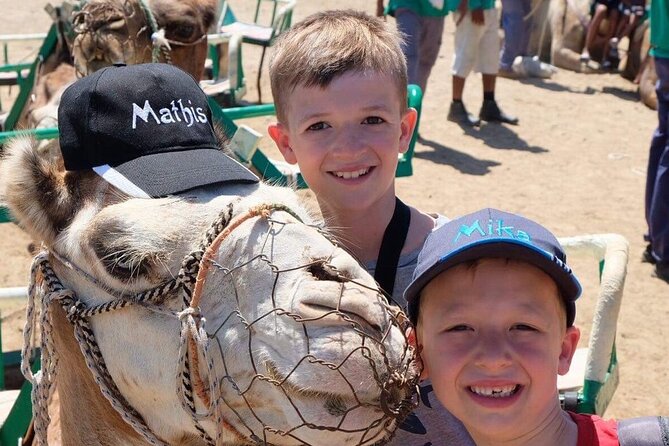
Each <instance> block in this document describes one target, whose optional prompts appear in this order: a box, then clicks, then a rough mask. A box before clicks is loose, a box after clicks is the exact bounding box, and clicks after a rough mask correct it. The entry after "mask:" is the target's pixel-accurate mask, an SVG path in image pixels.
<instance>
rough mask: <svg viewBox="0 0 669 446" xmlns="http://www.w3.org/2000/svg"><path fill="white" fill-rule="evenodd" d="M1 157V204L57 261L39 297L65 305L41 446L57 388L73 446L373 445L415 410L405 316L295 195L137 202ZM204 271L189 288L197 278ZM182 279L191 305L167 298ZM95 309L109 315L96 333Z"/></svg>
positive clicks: (40, 268)
mask: <svg viewBox="0 0 669 446" xmlns="http://www.w3.org/2000/svg"><path fill="white" fill-rule="evenodd" d="M6 151H7V152H8V153H7V155H6V157H5V159H4V160H3V161H2V165H1V166H0V171H1V175H0V177H1V178H2V186H3V187H2V190H3V191H4V199H5V200H7V203H8V205H9V207H10V208H11V211H12V214H13V215H14V216H15V217H16V219H17V220H18V222H19V224H20V225H21V226H22V227H23V228H25V230H26V231H28V232H29V233H30V234H31V235H32V236H33V237H34V238H35V239H37V240H42V241H43V243H44V245H45V246H46V248H47V249H48V251H49V255H48V256H45V257H42V258H41V259H42V260H41V261H40V262H38V263H36V264H35V265H36V266H35V269H34V274H33V278H34V280H35V283H36V286H37V288H36V289H39V290H42V291H41V292H42V293H46V294H42V296H44V297H45V298H47V297H48V296H51V297H54V298H55V297H58V298H62V299H64V300H63V301H62V302H61V301H54V302H52V303H51V304H50V305H49V303H48V301H43V305H44V308H43V309H42V311H46V312H47V313H46V314H47V315H48V314H50V316H47V317H44V316H43V317H42V323H41V324H42V327H43V332H42V339H43V343H42V351H43V358H42V359H43V361H42V368H43V370H45V372H44V375H42V376H43V377H42V382H41V383H40V384H39V385H38V386H37V390H36V392H37V394H36V395H42V397H43V399H40V397H37V398H38V400H37V401H38V402H37V403H36V404H34V410H35V411H36V420H35V426H36V436H37V438H38V439H40V438H42V439H43V438H44V432H45V430H46V427H47V426H46V425H47V424H48V423H47V421H46V417H45V416H44V415H45V413H46V412H44V411H43V410H44V409H45V407H46V404H47V402H46V397H45V395H48V394H49V393H50V390H49V387H48V382H49V380H50V379H54V378H55V383H56V386H57V389H58V393H59V404H60V407H59V409H60V411H59V412H60V419H61V428H62V431H61V435H62V444H65V445H74V444H82V445H83V444H85V445H91V446H95V445H99V446H102V445H105V446H107V445H146V444H149V443H148V441H149V440H151V439H152V438H153V439H155V443H152V444H160V445H193V446H195V445H198V446H199V445H204V444H213V443H214V442H215V443H216V444H217V445H222V444H256V442H257V441H259V440H263V441H266V442H269V443H271V444H276V445H297V444H313V445H357V444H373V443H376V442H378V441H380V440H382V439H384V438H387V437H388V436H390V435H391V433H392V432H393V431H394V429H395V427H396V425H397V419H396V418H397V417H400V416H402V415H403V414H405V413H406V411H407V410H409V408H410V407H411V404H410V403H409V401H410V398H411V394H412V393H413V388H414V387H413V386H414V385H415V379H416V375H415V372H414V368H413V364H412V354H411V351H410V350H408V346H407V343H406V339H405V337H404V328H405V327H404V321H405V319H404V318H403V315H402V314H401V313H399V311H398V310H393V309H392V308H393V307H391V306H390V305H389V304H388V303H387V301H386V300H385V299H384V298H383V297H381V295H380V294H379V292H378V288H377V286H376V284H375V282H374V280H373V279H372V278H371V276H369V275H368V274H367V273H366V272H365V271H364V269H363V268H362V267H361V266H360V265H359V264H358V263H357V262H356V261H355V260H354V259H353V258H352V257H351V256H350V255H349V254H347V253H346V252H345V251H343V250H342V249H341V248H339V247H337V246H335V245H333V244H332V242H331V241H330V240H329V239H328V238H326V237H325V236H324V235H323V234H322V233H321V232H320V231H319V230H317V229H316V228H314V227H312V226H311V225H312V224H313V219H312V217H311V216H310V214H309V213H308V212H307V210H306V209H305V208H304V207H303V205H301V204H300V202H299V200H298V198H297V196H296V195H295V193H294V192H292V191H291V190H289V189H285V188H276V187H270V186H266V185H263V184H260V185H228V186H221V185H220V184H218V185H212V186H209V187H203V188H199V189H195V190H191V191H188V192H186V193H183V194H181V195H178V196H173V197H170V198H164V199H137V198H128V197H127V196H125V195H124V194H123V193H121V192H120V191H118V190H117V189H115V188H113V187H112V186H110V185H109V184H108V183H106V182H105V181H104V180H102V179H101V178H99V177H98V176H97V175H96V174H94V173H93V172H92V171H88V170H87V171H74V172H65V171H64V170H63V167H62V162H52V161H51V160H44V159H42V158H40V157H39V156H38V155H37V154H36V151H35V148H34V142H31V141H29V140H17V141H14V142H13V143H11V144H9V145H8V146H7V147H6ZM261 205H269V206H270V207H269V208H266V211H263V212H260V213H259V215H258V216H254V215H255V214H254V213H253V212H255V210H256V209H259V208H258V207H259V206H261ZM272 208H273V209H275V210H272ZM300 220H302V221H304V222H305V223H307V224H303V223H300ZM212 222H218V224H217V225H214V226H212ZM208 227H209V230H207V228H208ZM205 233H206V237H205V238H204V239H203V237H204V236H203V235H204V234H205ZM203 240H204V241H203ZM221 240H222V242H221V243H220V244H218V245H217V243H218V242H219V241H221ZM189 253H191V254H189ZM201 258H211V262H213V263H209V262H207V261H205V260H199V259H201ZM47 261H48V263H46V262H47ZM198 262H199V263H198ZM49 264H50V265H51V266H49ZM198 264H199V265H200V272H198V275H197V284H198V285H195V287H194V288H193V285H194V284H195V283H196V281H195V277H192V279H188V278H187V277H188V275H187V274H186V273H188V271H191V269H192V268H193V267H194V265H198ZM207 265H209V269H208V270H206V269H205V268H206V266H207ZM51 267H52V268H53V272H52V271H51V269H50V268H51ZM180 271H181V272H180ZM183 271H186V273H184V274H186V275H185V276H182V275H181V274H182V273H183ZM175 277H186V279H184V280H185V282H184V283H186V285H184V292H185V291H186V290H188V293H187V294H185V295H183V296H181V293H180V292H178V291H179V288H174V287H173V286H172V285H168V284H172V283H178V282H174V278H175ZM188 284H190V285H188ZM61 285H62V287H64V288H65V290H71V291H72V292H73V293H74V295H70V294H68V292H63V291H59V290H62V289H61V288H60V287H61ZM156 287H158V288H156ZM198 287H201V288H198ZM156 289H160V291H159V292H158V291H152V292H151V293H149V294H141V293H142V292H144V291H145V290H156ZM198 289H199V290H200V291H198ZM49 291H54V292H55V293H56V294H53V295H49V294H48V292H49ZM38 295H40V293H38ZM140 296H143V297H140ZM146 296H149V297H150V298H149V297H146ZM184 297H187V298H188V299H187V300H190V306H187V307H184V303H183V298H184ZM196 297H197V302H196ZM72 298H74V300H68V299H72ZM140 300H141V302H143V303H142V304H140V305H128V302H133V301H140ZM75 301H78V303H76V302H75ZM59 304H60V305H59ZM61 306H62V307H65V309H66V311H65V312H63V311H62V309H61ZM84 307H86V308H95V307H97V308H102V309H104V310H105V312H102V313H101V314H98V315H96V316H92V317H90V318H87V317H86V316H85V314H87V313H85V312H84V311H83V308H84ZM110 308H114V309H115V311H109V312H107V311H106V310H109V309H110ZM50 310H52V311H50ZM91 311H93V310H91ZM84 318H86V319H87V320H88V322H85V321H84V320H83V319H84ZM205 318H206V326H205ZM86 324H90V325H86ZM205 330H206V331H205ZM180 333H181V336H180ZM75 338H76V339H75ZM180 338H181V340H180ZM82 339H83V340H82ZM91 339H94V340H95V341H93V342H91V341H90V340H91ZM50 342H53V345H52V347H50V346H49V345H50ZM191 342H192V344H191ZM186 347H188V348H187V350H184V349H185V348H186ZM98 348H99V351H100V356H101V357H102V358H103V360H102V362H103V364H102V365H103V366H104V367H103V366H100V364H98V363H97V362H96V361H98V359H97V356H96V355H95V354H94V353H95V351H97V349H98ZM80 349H81V351H80ZM82 352H83V353H84V354H83V356H82ZM44 355H46V356H44ZM91 362H92V363H93V364H94V365H93V366H91ZM194 362H197V363H198V364H199V368H198V367H195V365H194ZM105 364H106V366H105ZM180 365H183V367H182V368H180ZM107 371H108V372H107ZM177 372H179V373H177ZM55 373H57V375H56V376H53V375H54V374H55ZM107 373H108V375H107ZM186 374H187V375H188V376H189V377H190V378H189V380H188V382H185V381H184V383H183V385H184V387H183V388H181V387H180V385H181V381H182V380H183V379H184V376H185V375H186ZM177 378H179V379H177ZM324 383H327V386H324ZM198 384H199V385H198ZM191 387H192V388H194V389H195V391H194V392H193V395H192V396H191V397H189V396H188V395H190V394H191V392H190V391H189V389H190V388H191ZM178 389H182V390H178ZM101 391H102V392H104V394H105V396H106V397H107V398H105V396H103V394H102V393H101ZM109 395H111V397H109ZM189 398H192V404H193V405H194V406H193V407H191V406H189V405H188V404H187V403H188V401H190V399H189ZM110 403H111V405H110ZM112 407H113V408H112ZM208 407H209V408H210V409H209V410H210V411H211V413H209V414H208V415H206V414H207V410H208ZM191 412H192V413H191ZM195 412H197V414H205V415H196V414H195ZM193 417H194V418H193ZM194 420H196V421H197V422H194ZM129 423H132V424H133V426H134V429H133V428H131V427H130V424H129ZM137 425H139V427H137ZM147 432H148V433H147ZM38 444H43V443H39V442H38ZM49 444H53V443H49Z"/></svg>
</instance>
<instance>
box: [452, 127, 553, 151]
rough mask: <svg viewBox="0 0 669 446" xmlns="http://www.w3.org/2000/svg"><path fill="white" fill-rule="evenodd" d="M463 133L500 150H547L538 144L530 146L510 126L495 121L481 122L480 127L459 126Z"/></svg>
mask: <svg viewBox="0 0 669 446" xmlns="http://www.w3.org/2000/svg"><path fill="white" fill-rule="evenodd" d="M461 127H462V129H463V130H464V132H465V134H467V135H469V136H471V137H473V138H476V139H480V140H481V141H483V143H484V144H485V145H487V146H488V147H492V148H493V149H502V150H521V151H524V152H531V153H544V152H548V149H545V148H543V147H540V146H531V145H529V144H528V143H527V141H525V140H524V139H522V138H521V137H519V136H518V134H517V133H516V132H514V131H513V130H511V127H510V126H506V125H503V124H497V123H488V122H482V123H481V127H479V128H475V127H469V126H461Z"/></svg>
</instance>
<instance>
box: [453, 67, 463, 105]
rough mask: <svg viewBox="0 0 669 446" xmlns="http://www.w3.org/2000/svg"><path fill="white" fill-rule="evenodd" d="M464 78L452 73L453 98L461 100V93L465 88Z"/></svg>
mask: <svg viewBox="0 0 669 446" xmlns="http://www.w3.org/2000/svg"><path fill="white" fill-rule="evenodd" d="M465 80H466V78H464V77H460V76H458V75H456V74H454V75H453V85H452V91H453V100H454V101H460V102H462V93H463V92H464V90H465Z"/></svg>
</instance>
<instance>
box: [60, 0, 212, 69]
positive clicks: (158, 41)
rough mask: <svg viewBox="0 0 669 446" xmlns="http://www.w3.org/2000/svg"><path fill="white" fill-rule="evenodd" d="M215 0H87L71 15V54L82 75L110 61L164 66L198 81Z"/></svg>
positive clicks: (107, 64) (205, 53)
mask: <svg viewBox="0 0 669 446" xmlns="http://www.w3.org/2000/svg"><path fill="white" fill-rule="evenodd" d="M216 4H217V2H216V0H178V1H177V0H91V1H89V2H87V3H86V4H85V5H84V6H83V7H82V9H81V10H80V11H79V12H77V13H76V14H75V18H74V24H75V28H74V29H75V31H76V33H77V37H76V38H75V40H74V45H73V46H74V47H73V50H72V52H73V56H74V63H75V66H76V68H77V71H78V72H79V73H80V74H81V75H83V76H85V75H88V74H90V73H92V72H94V71H96V70H99V69H100V68H102V67H105V66H109V65H113V64H116V63H125V64H128V65H130V64H140V63H145V62H168V63H172V64H174V65H176V66H178V67H180V68H182V69H183V70H184V71H187V72H189V73H190V74H191V75H192V76H193V77H194V78H195V79H200V78H201V77H202V73H203V70H204V61H205V59H206V57H207V30H208V29H209V28H210V27H211V25H212V23H213V21H214V16H215V11H216Z"/></svg>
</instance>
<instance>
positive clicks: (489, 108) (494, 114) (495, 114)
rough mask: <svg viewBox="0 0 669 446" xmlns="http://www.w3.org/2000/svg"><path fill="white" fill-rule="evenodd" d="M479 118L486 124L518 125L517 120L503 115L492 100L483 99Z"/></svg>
mask: <svg viewBox="0 0 669 446" xmlns="http://www.w3.org/2000/svg"><path fill="white" fill-rule="evenodd" d="M479 117H480V118H481V119H483V120H484V121H488V122H503V123H504V124H513V125H516V124H518V118H517V117H515V116H511V115H507V114H506V113H504V112H503V111H502V110H501V109H500V108H499V106H498V105H497V102H496V101H495V100H492V99H485V100H484V101H483V105H482V106H481V111H480V112H479Z"/></svg>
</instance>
